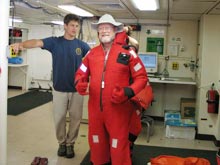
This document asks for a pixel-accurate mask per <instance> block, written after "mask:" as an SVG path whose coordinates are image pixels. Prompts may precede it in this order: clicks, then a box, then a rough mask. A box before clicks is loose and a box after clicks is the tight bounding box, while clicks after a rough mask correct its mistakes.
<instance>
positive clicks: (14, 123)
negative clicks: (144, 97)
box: [7, 90, 217, 165]
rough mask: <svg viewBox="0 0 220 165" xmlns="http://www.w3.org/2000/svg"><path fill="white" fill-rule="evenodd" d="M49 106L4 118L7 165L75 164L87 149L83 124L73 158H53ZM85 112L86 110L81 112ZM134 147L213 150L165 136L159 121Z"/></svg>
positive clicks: (210, 144) (201, 143) (197, 142)
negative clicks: (37, 161) (40, 160)
mask: <svg viewBox="0 0 220 165" xmlns="http://www.w3.org/2000/svg"><path fill="white" fill-rule="evenodd" d="M22 92H23V91H21V90H9V92H8V96H9V97H12V96H16V95H19V94H21V93H22ZM51 108H52V103H51V102H50V103H48V104H45V105H42V106H39V107H37V108H35V109H33V110H30V111H28V112H25V113H23V114H21V115H18V116H8V137H7V139H8V150H7V155H8V158H7V159H8V160H7V162H8V163H7V165H30V163H31V162H32V160H33V158H34V157H35V156H40V157H47V158H48V159H49V165H79V164H80V162H81V161H82V159H83V158H84V156H85V155H86V153H87V152H88V150H89V146H88V142H87V129H88V125H87V124H81V127H80V132H79V138H78V140H77V143H76V145H75V152H76V156H75V157H74V158H73V159H66V158H62V157H58V156H57V154H56V153H57V147H58V144H57V141H56V138H55V131H54V123H53V118H52V110H51ZM84 110H86V109H84ZM136 144H141V145H153V146H167V147H177V148H192V149H205V150H217V147H215V145H214V143H213V142H211V141H204V140H187V139H171V138H166V137H165V127H164V124H163V122H158V121H156V122H155V124H154V134H153V136H151V137H150V142H149V143H147V141H146V130H145V129H143V130H142V132H141V134H140V136H139V137H138V139H137V141H136Z"/></svg>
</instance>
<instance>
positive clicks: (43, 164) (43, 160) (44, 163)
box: [39, 158, 48, 165]
mask: <svg viewBox="0 0 220 165" xmlns="http://www.w3.org/2000/svg"><path fill="white" fill-rule="evenodd" d="M39 165H48V159H47V158H41V159H40V163H39Z"/></svg>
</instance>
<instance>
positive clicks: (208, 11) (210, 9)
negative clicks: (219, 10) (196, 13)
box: [203, 0, 220, 14]
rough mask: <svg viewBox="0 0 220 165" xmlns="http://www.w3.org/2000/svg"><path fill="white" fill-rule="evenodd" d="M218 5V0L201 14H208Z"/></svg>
mask: <svg viewBox="0 0 220 165" xmlns="http://www.w3.org/2000/svg"><path fill="white" fill-rule="evenodd" d="M219 4H220V0H218V1H217V2H216V3H215V4H214V5H213V6H212V7H211V8H209V9H208V10H207V11H205V12H204V13H203V14H209V13H210V12H212V10H213V9H215V8H216V6H218V5H219Z"/></svg>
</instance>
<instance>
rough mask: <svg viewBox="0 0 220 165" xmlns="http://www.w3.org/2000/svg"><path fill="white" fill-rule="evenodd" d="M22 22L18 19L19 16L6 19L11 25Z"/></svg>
mask: <svg viewBox="0 0 220 165" xmlns="http://www.w3.org/2000/svg"><path fill="white" fill-rule="evenodd" d="M15 22H16V23H22V22H23V20H22V19H19V18H13V19H12V18H9V19H8V26H13V23H15Z"/></svg>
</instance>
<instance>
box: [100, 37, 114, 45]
mask: <svg viewBox="0 0 220 165" xmlns="http://www.w3.org/2000/svg"><path fill="white" fill-rule="evenodd" d="M114 38H115V36H112V37H109V36H104V37H100V41H101V43H103V44H106V43H110V42H112V41H113V40H114Z"/></svg>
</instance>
